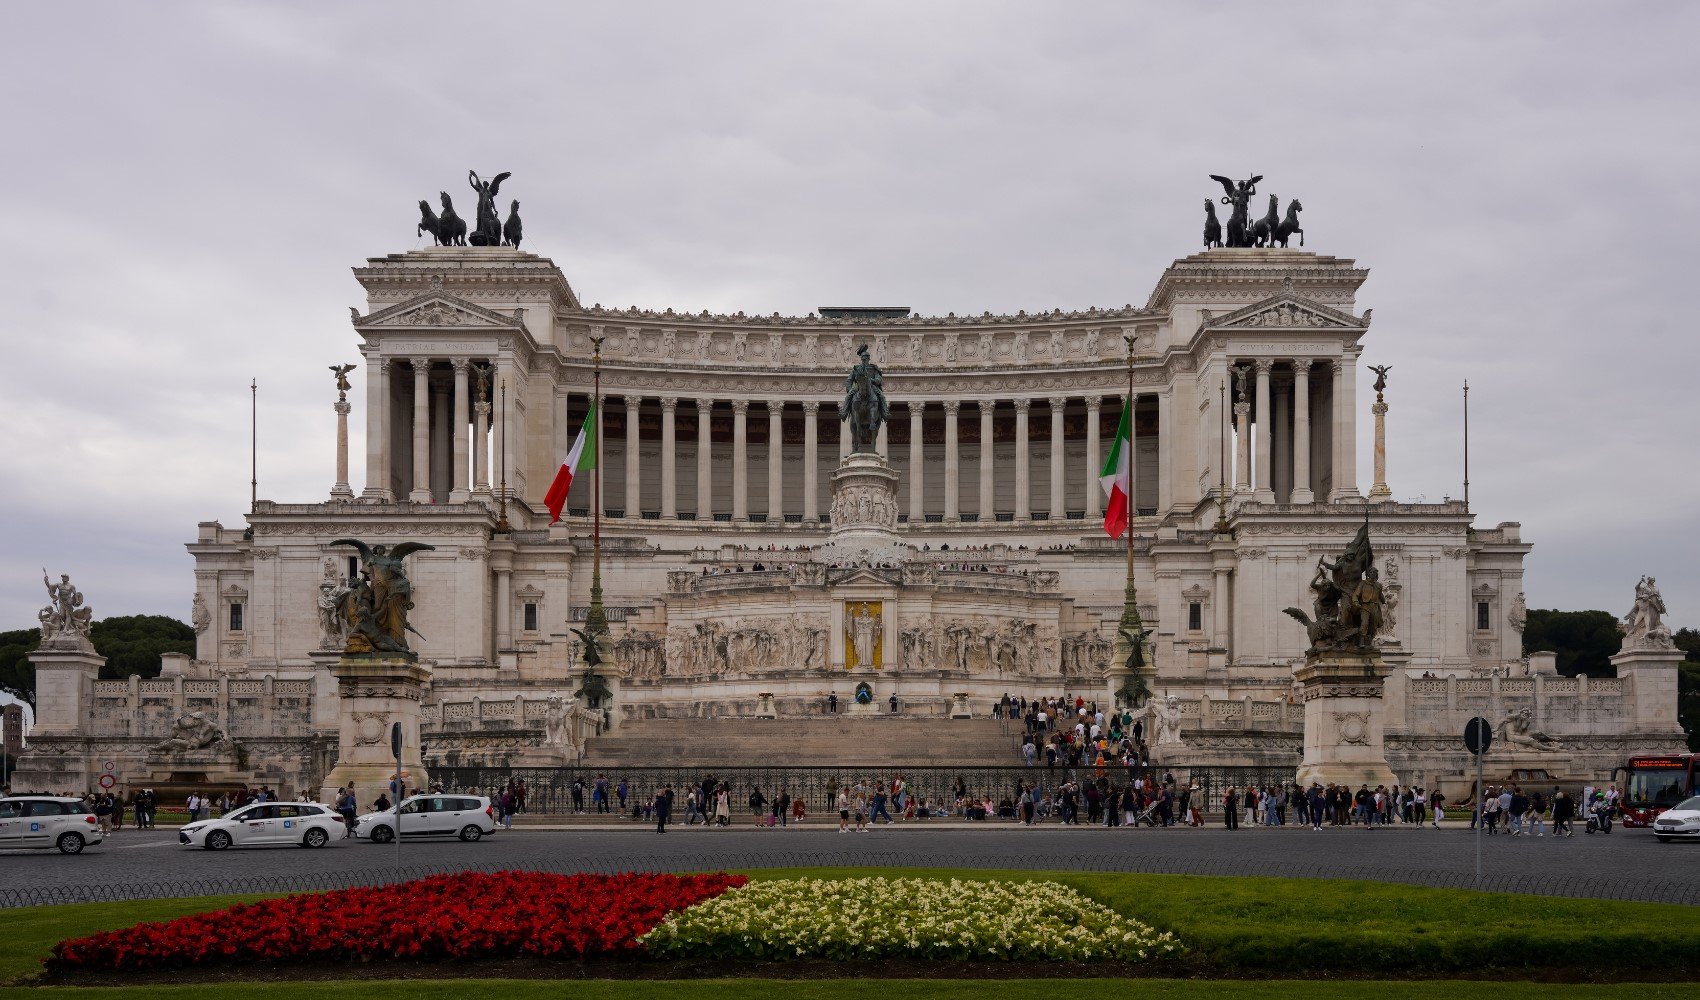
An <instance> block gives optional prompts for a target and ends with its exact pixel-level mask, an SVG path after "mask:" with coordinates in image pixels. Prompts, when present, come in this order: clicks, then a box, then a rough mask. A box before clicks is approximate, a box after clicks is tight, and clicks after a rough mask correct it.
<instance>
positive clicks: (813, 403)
mask: <svg viewBox="0 0 1700 1000" xmlns="http://www.w3.org/2000/svg"><path fill="white" fill-rule="evenodd" d="M803 412H804V413H806V414H808V415H809V416H811V417H812V416H814V415H815V414H817V413H819V412H820V400H818V399H805V400H803Z"/></svg>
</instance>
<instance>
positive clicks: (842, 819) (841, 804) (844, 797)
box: [838, 788, 850, 833]
mask: <svg viewBox="0 0 1700 1000" xmlns="http://www.w3.org/2000/svg"><path fill="white" fill-rule="evenodd" d="M838 832H839V833H849V832H850V790H849V789H847V788H840V789H839V790H838Z"/></svg>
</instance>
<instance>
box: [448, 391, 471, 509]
mask: <svg viewBox="0 0 1700 1000" xmlns="http://www.w3.org/2000/svg"><path fill="white" fill-rule="evenodd" d="M449 364H450V365H452V366H454V371H455V402H454V418H453V420H454V425H453V426H452V427H451V428H450V431H451V433H452V434H453V437H454V444H453V455H454V459H453V461H454V465H453V469H454V475H453V478H452V479H451V480H450V482H449V503H465V502H466V501H467V500H469V499H471V497H472V490H471V489H469V488H468V486H467V482H468V480H469V479H470V478H471V477H470V476H469V474H468V472H467V462H468V458H469V456H468V455H467V451H468V447H467V446H468V444H469V442H468V441H467V434H468V431H467V428H468V427H469V426H470V421H471V417H472V414H471V413H470V412H468V411H469V408H470V406H471V399H470V393H469V392H468V381H467V380H468V378H469V377H470V374H471V370H472V359H470V358H450V359H449Z"/></svg>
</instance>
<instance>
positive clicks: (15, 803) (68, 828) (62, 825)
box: [0, 795, 101, 854]
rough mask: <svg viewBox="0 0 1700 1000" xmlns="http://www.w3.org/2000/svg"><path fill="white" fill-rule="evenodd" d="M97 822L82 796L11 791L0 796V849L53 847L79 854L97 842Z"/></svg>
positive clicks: (98, 835) (98, 832)
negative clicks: (10, 794) (17, 793)
mask: <svg viewBox="0 0 1700 1000" xmlns="http://www.w3.org/2000/svg"><path fill="white" fill-rule="evenodd" d="M100 840H101V836H100V823H99V822H98V821H97V820H96V819H95V818H94V813H92V812H90V811H89V808H88V806H86V805H84V804H83V800H82V799H71V798H64V797H62V796H58V795H12V796H8V797H6V798H3V799H0V851H6V850H15V849H17V848H20V847H57V848H58V849H59V853H61V854H81V853H82V852H83V848H84V847H87V846H89V845H90V844H98V843H100Z"/></svg>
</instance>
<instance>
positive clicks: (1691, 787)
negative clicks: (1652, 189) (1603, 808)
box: [1623, 753, 1700, 826]
mask: <svg viewBox="0 0 1700 1000" xmlns="http://www.w3.org/2000/svg"><path fill="white" fill-rule="evenodd" d="M1623 771H1624V772H1625V773H1624V783H1623V825H1624V826H1648V825H1650V824H1651V823H1652V822H1653V820H1655V819H1657V818H1658V816H1659V814H1660V813H1662V812H1664V811H1665V810H1666V809H1669V808H1670V807H1671V806H1674V805H1676V804H1677V803H1678V802H1681V801H1682V800H1683V799H1686V798H1688V797H1689V796H1690V795H1694V794H1696V792H1695V778H1696V777H1697V776H1700V754H1692V753H1676V754H1648V755H1645V756H1640V757H1631V758H1629V765H1628V766H1627V767H1625V768H1623Z"/></svg>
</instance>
